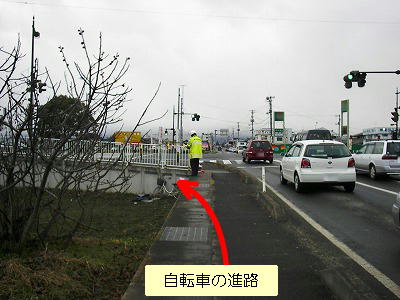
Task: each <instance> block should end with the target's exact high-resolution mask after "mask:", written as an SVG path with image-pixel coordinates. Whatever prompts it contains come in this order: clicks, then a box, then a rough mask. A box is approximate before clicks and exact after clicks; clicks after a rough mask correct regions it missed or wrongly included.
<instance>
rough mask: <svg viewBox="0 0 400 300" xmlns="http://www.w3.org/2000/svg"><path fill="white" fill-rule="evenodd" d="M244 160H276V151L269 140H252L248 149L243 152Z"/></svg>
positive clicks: (270, 161) (248, 161)
mask: <svg viewBox="0 0 400 300" xmlns="http://www.w3.org/2000/svg"><path fill="white" fill-rule="evenodd" d="M242 156H243V161H244V162H247V163H250V162H251V161H252V160H263V161H264V162H265V161H267V160H268V161H269V163H270V164H272V162H273V161H274V153H273V151H272V146H271V143H270V142H269V141H265V140H250V141H249V143H248V144H247V147H246V149H245V150H244V151H243V152H242Z"/></svg>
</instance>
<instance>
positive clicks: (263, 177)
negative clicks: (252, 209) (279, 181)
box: [261, 167, 266, 193]
mask: <svg viewBox="0 0 400 300" xmlns="http://www.w3.org/2000/svg"><path fill="white" fill-rule="evenodd" d="M261 180H262V189H263V193H265V192H266V188H265V167H262V168H261Z"/></svg>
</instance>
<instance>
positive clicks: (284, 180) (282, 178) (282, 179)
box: [280, 169, 287, 184]
mask: <svg viewBox="0 0 400 300" xmlns="http://www.w3.org/2000/svg"><path fill="white" fill-rule="evenodd" d="M280 180H281V183H282V184H286V183H287V180H286V179H285V177H283V172H282V169H281V176H280Z"/></svg>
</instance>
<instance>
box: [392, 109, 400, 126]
mask: <svg viewBox="0 0 400 300" xmlns="http://www.w3.org/2000/svg"><path fill="white" fill-rule="evenodd" d="M391 114H392V116H393V117H392V121H393V122H395V123H397V122H398V121H399V113H398V108H397V107H395V108H394V111H392V112H391Z"/></svg>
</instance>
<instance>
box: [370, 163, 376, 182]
mask: <svg viewBox="0 0 400 300" xmlns="http://www.w3.org/2000/svg"><path fill="white" fill-rule="evenodd" d="M376 177H377V176H376V168H375V166H374V165H371V166H370V167H369V178H371V179H372V180H375V179H376Z"/></svg>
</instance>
